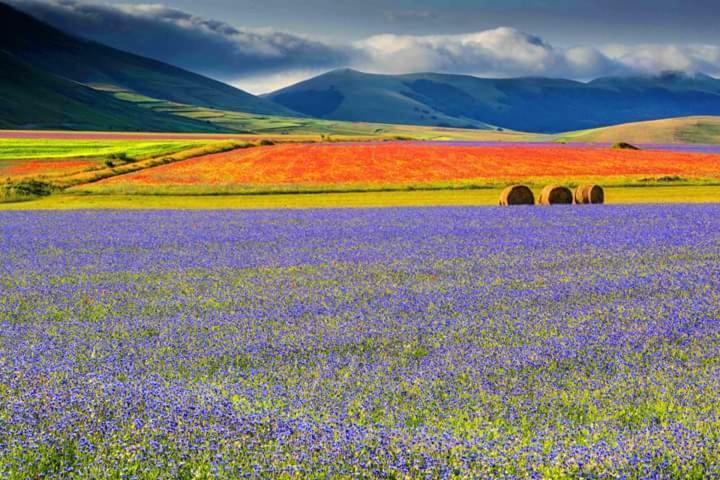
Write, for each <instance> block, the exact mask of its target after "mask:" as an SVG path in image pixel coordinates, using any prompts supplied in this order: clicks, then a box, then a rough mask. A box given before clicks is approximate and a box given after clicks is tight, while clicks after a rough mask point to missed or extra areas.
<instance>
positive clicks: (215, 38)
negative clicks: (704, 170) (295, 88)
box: [12, 0, 720, 92]
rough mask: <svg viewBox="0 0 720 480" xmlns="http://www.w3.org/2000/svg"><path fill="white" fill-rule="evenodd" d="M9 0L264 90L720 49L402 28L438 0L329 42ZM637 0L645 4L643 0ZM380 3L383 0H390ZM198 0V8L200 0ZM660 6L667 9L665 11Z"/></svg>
mask: <svg viewBox="0 0 720 480" xmlns="http://www.w3.org/2000/svg"><path fill="white" fill-rule="evenodd" d="M12 1H13V2H14V3H15V4H16V5H18V6H20V7H21V8H23V9H24V10H26V11H28V12H29V13H31V14H33V15H35V16H37V17H39V18H40V19H43V20H45V21H47V22H49V23H51V24H53V25H56V26H58V27H59V28H61V29H63V30H66V31H69V32H73V33H75V34H77V35H80V36H84V37H88V38H91V39H94V40H97V41H100V42H102V43H106V44H109V45H112V46H114V47H117V48H120V49H123V50H127V51H131V52H134V53H138V54H141V55H145V56H149V57H153V58H156V59H159V60H163V61H166V62H168V63H172V64H175V65H179V66H181V67H185V68H188V69H190V70H194V71H197V72H200V73H203V74H206V75H210V76H214V77H216V78H220V79H223V80H226V81H230V82H232V83H235V84H237V85H238V86H240V87H242V88H248V89H250V90H252V91H254V92H265V91H269V90H271V89H272V88H277V87H281V86H285V85H287V84H289V83H292V82H294V81H299V80H302V79H303V78H307V77H309V76H312V75H314V74H318V73H321V72H322V71H326V70H329V69H332V68H337V67H345V66H350V67H354V68H358V69H362V70H367V71H372V72H378V73H408V72H418V71H436V72H445V73H461V74H471V75H479V76H495V77H514V76H529V75H530V76H550V77H567V78H575V79H590V78H594V77H599V76H605V75H616V74H627V73H658V72H661V71H664V70H682V71H687V72H704V73H708V74H710V75H715V76H718V75H720V47H719V46H718V45H717V43H715V42H714V39H713V42H675V43H673V42H640V41H638V42H631V43H628V42H623V41H622V40H621V39H620V37H619V36H618V38H615V37H613V38H612V39H611V41H605V42H595V43H591V44H588V41H587V39H585V40H584V41H582V42H577V43H569V44H566V45H563V46H558V45H556V44H554V43H552V42H550V41H549V40H548V39H547V38H546V37H545V36H544V35H533V34H529V33H524V32H523V31H522V30H520V29H517V28H512V27H493V28H482V29H480V28H478V29H475V30H468V31H467V32H469V33H449V34H448V33H445V34H427V33H423V34H403V33H402V32H403V31H404V28H405V27H406V26H407V25H409V24H418V23H425V24H436V25H441V24H442V22H443V21H444V20H443V19H444V17H443V15H445V13H442V14H440V13H437V10H436V9H434V8H433V7H436V6H437V2H436V0H425V1H424V2H423V1H418V2H414V5H415V6H416V7H421V8H404V7H408V6H412V5H410V2H408V1H402V0H399V1H397V2H394V3H393V5H394V6H395V7H397V8H394V9H391V10H387V9H386V10H384V11H380V12H379V13H378V14H379V15H380V16H383V18H384V20H385V21H387V22H391V23H392V24H393V25H395V28H393V29H389V30H388V31H390V32H392V33H383V34H379V35H370V36H365V37H362V39H361V40H356V41H350V40H349V39H345V40H335V41H333V42H329V41H320V40H317V39H313V38H310V37H305V36H302V35H298V34H292V33H287V32H284V31H280V30H275V29H250V28H245V27H240V26H233V25H232V24H231V23H229V22H228V21H221V20H217V19H212V18H207V17H203V16H199V15H196V14H191V13H188V12H186V11H185V10H182V9H179V8H172V7H169V6H166V5H162V4H151V5H147V4H140V3H134V4H119V5H118V4H116V5H109V4H108V5H99V4H94V3H85V2H79V1H77V0H49V1H39V0H12ZM174 1H176V2H181V1H182V0H174ZM244 1H245V0H235V2H234V3H233V6H232V7H230V6H229V7H228V10H227V12H228V15H229V14H230V12H236V11H242V4H243V2H244ZM278 1H279V0H264V1H263V4H262V5H260V6H258V5H257V1H256V0H255V3H256V6H255V8H256V11H264V10H265V2H267V7H268V8H272V6H273V5H275V6H277V5H276V4H277V2H278ZM322 1H323V0H307V3H303V5H305V7H307V8H315V7H318V6H319V5H320V4H321V3H322ZM366 1H367V5H368V8H370V7H371V6H375V7H378V6H380V3H378V0H366ZM657 1H658V3H657V5H666V6H667V5H669V3H670V2H671V1H672V0H657ZM638 2H639V3H641V4H646V5H649V4H648V3H647V2H646V0H638ZM689 2H690V3H693V2H694V3H695V4H697V5H695V7H696V8H700V7H699V6H698V5H699V3H701V2H698V1H697V0H689ZM209 3H210V2H209ZM220 3H222V1H221V0H218V1H216V2H213V4H214V5H216V6H217V5H218V4H220ZM381 3H383V4H384V5H386V6H387V3H388V2H381ZM628 3H633V2H628ZM480 4H483V2H482V1H476V0H473V1H472V2H471V1H470V0H456V1H455V2H454V3H453V5H454V11H455V10H456V11H459V12H463V11H465V10H464V9H466V10H467V9H469V10H468V11H476V10H477V8H478V5H480ZM605 4H606V5H607V6H612V8H614V9H615V13H613V15H615V16H616V17H617V18H616V20H615V21H614V24H615V28H619V26H622V25H623V24H627V25H629V26H633V27H634V28H636V29H643V28H645V27H644V26H643V25H644V24H643V21H641V20H638V17H639V13H638V14H634V12H636V11H637V9H638V8H639V7H638V6H637V5H634V6H630V7H628V6H625V7H624V8H625V10H622V8H623V5H624V4H625V2H624V1H623V2H621V1H620V0H607V1H606V2H605ZM685 4H687V5H689V3H687V2H685V3H683V4H681V3H679V2H677V3H674V4H673V5H675V6H674V7H673V8H674V9H675V10H677V9H678V8H680V9H682V5H685ZM293 5H295V4H294V3H293V4H290V5H289V6H288V10H289V11H290V12H292V11H294V10H293V9H294V8H297V7H293ZM336 5H345V6H346V7H347V8H349V7H350V6H355V7H357V5H358V4H357V2H353V3H352V4H350V3H344V2H340V3H339V4H336ZM484 5H485V6H486V9H485V10H484V13H486V14H487V16H492V15H499V14H500V13H501V12H506V13H507V12H510V11H511V12H512V13H513V15H511V16H510V17H508V18H510V19H521V18H523V16H524V15H525V16H527V14H528V12H531V11H533V10H532V9H535V11H537V12H544V14H547V13H548V12H553V11H558V12H559V11H560V9H564V12H565V14H566V15H568V17H567V18H574V17H573V16H578V15H580V13H579V12H581V11H582V12H585V13H584V15H586V16H587V17H588V19H590V18H594V17H602V16H603V15H607V14H606V13H605V12H604V10H602V8H601V5H600V2H599V1H596V0H578V1H576V2H570V1H569V0H530V1H524V2H519V1H514V0H507V1H505V2H493V1H490V0H486V1H485V2H484ZM197 7H198V8H201V9H202V5H200V4H199V5H198V6H197ZM581 7H582V8H581ZM193 8H194V6H193ZM338 8H339V7H338ZM658 8H660V7H658ZM668 9H670V7H669V6H668ZM670 10H672V9H670ZM312 11H313V12H314V10H312ZM622 12H626V14H624V15H623V13H622ZM628 12H629V13H633V14H632V15H630V14H629V13H628ZM331 13H332V11H331V10H330V11H328V12H326V14H327V15H330V14H331ZM446 13H447V12H446ZM661 13H662V15H668V14H669V13H668V12H667V11H663V12H661ZM656 14H657V12H656ZM677 15H679V14H678V13H676V16H677ZM688 15H690V13H688ZM693 15H694V14H693ZM223 18H225V16H223ZM578 18H579V17H578ZM678 18H681V17H678ZM326 20H327V21H328V22H330V20H329V19H326ZM352 22H353V18H348V29H351V28H352V24H353V23H352ZM496 25H497V24H496ZM438 28H439V27H438ZM628 28H629V27H628Z"/></svg>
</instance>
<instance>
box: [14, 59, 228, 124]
mask: <svg viewBox="0 0 720 480" xmlns="http://www.w3.org/2000/svg"><path fill="white" fill-rule="evenodd" d="M0 128H5V129H37V130H46V129H69V130H125V131H127V130H144V131H178V132H222V131H227V130H226V129H224V128H222V127H218V126H215V125H212V124H208V123H207V122H201V121H197V120H193V119H188V118H183V117H177V116H174V115H168V114H165V113H162V112H152V111H147V110H145V109H142V108H140V107H138V106H136V105H133V104H131V103H127V102H123V101H120V100H117V99H115V98H113V97H111V96H109V95H106V94H103V93H100V92H97V91H95V90H93V89H91V88H88V87H86V86H84V85H80V84H78V83H75V82H72V81H69V80H66V79H63V78H60V77H57V76H55V75H52V74H49V73H45V72H42V71H39V70H37V69H35V68H33V67H31V66H29V65H26V64H25V63H23V62H21V61H19V60H18V59H16V58H14V57H12V56H11V55H9V54H7V53H5V52H2V51H0Z"/></svg>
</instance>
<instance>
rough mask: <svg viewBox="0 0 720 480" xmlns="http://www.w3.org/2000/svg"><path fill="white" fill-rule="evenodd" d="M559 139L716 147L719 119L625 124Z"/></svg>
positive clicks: (678, 119) (561, 136)
mask: <svg viewBox="0 0 720 480" xmlns="http://www.w3.org/2000/svg"><path fill="white" fill-rule="evenodd" d="M558 139H560V140H566V141H571V142H600V143H602V142H608V143H615V142H619V141H625V142H631V143H641V144H648V143H673V144H717V143H720V117H710V116H696V117H681V118H668V119H663V120H653V121H649V122H637V123H626V124H623V125H616V126H611V127H604V128H595V129H592V130H583V131H580V132H570V133H566V134H561V135H559V136H558Z"/></svg>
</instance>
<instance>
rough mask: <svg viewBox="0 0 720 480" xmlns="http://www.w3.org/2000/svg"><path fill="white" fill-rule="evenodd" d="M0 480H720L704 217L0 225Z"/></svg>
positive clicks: (635, 213)
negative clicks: (49, 479)
mask: <svg viewBox="0 0 720 480" xmlns="http://www.w3.org/2000/svg"><path fill="white" fill-rule="evenodd" d="M0 251H2V252H3V254H2V256H0V393H1V394H0V432H1V434H0V477H3V478H47V477H53V478H168V477H169V478H212V477H231V478H243V477H247V478H541V477H544V478H678V479H680V478H683V479H684V478H697V479H700V478H715V477H717V476H720V463H718V458H720V436H718V432H719V431H720V355H719V354H718V352H719V350H718V349H719V348H720V293H719V292H720V207H718V206H715V205H701V206H691V205H677V206H589V207H556V208H538V207H535V208H523V207H518V208H515V209H501V208H429V209H427V208H426V209H376V210H301V211H288V210H284V211H283V210H276V211H255V212H250V211H205V212H189V211H157V212H150V211H76V212H57V211H55V212H35V213H33V212H27V211H25V212H1V213H0Z"/></svg>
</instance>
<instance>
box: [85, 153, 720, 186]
mask: <svg viewBox="0 0 720 480" xmlns="http://www.w3.org/2000/svg"><path fill="white" fill-rule="evenodd" d="M549 179H552V180H557V181H567V182H574V181H581V180H585V179H594V180H602V181H604V182H605V183H608V184H618V185H619V184H626V183H633V182H656V181H660V182H662V181H698V180H705V181H707V180H713V179H720V155H718V154H715V153H696V152H693V153H689V152H678V151H661V150H641V151H631V150H614V149H611V148H608V147H597V146H595V147H592V146H589V147H588V146H583V147H579V146H567V145H554V144H543V145H530V144H525V145H523V144H509V145H495V144H492V145H462V144H442V143H437V144H431V143H420V142H417V143H366V144H361V143H358V144H302V145H300V144H289V145H277V146H270V147H259V148H252V149H246V150H235V151H231V152H225V153H220V154H215V155H207V156H202V157H197V158H193V159H190V160H186V161H182V162H177V163H173V164H168V165H163V166H159V167H156V168H151V169H147V170H142V171H139V172H135V173H132V174H129V175H122V176H118V177H113V178H110V179H107V180H104V181H101V182H98V183H96V184H93V185H88V186H83V187H80V188H81V189H83V190H88V191H95V192H116V193H117V192H122V191H126V192H142V191H148V192H151V191H163V189H166V190H169V191H177V192H182V191H188V192H194V191H205V190H207V191H211V190H217V191H218V192H224V191H259V190H268V191H275V190H283V189H286V190H293V189H298V190H303V189H308V190H311V189H329V190H332V189H339V190H342V189H352V188H359V189H362V188H370V189H372V188H383V187H402V186H405V187H410V186H455V185H457V186H463V185H490V186H497V185H500V184H504V183H508V182H513V181H524V182H528V183H541V182H543V181H547V180H549Z"/></svg>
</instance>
